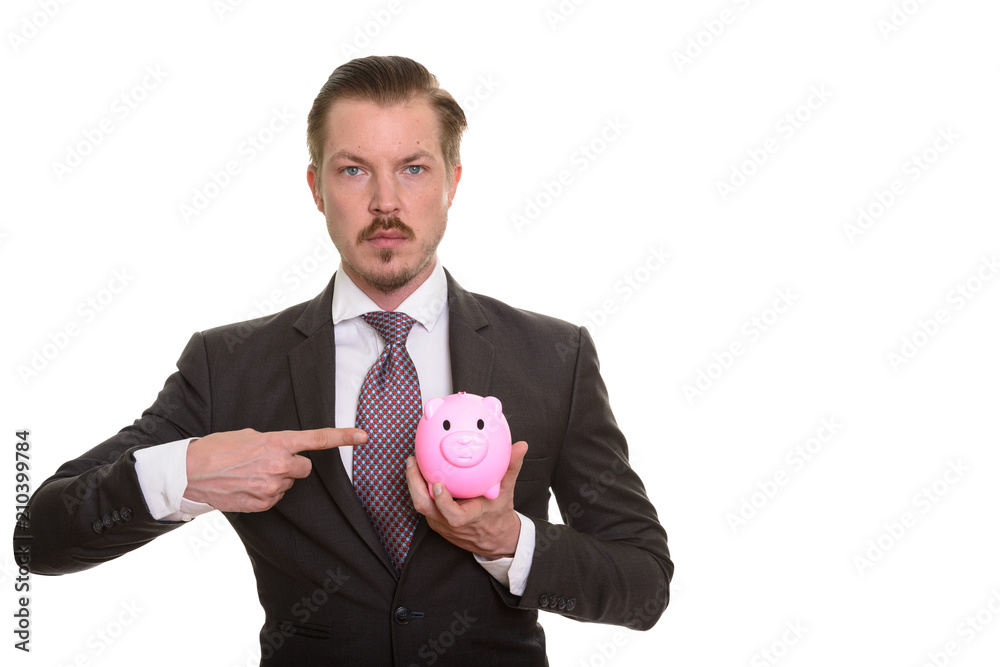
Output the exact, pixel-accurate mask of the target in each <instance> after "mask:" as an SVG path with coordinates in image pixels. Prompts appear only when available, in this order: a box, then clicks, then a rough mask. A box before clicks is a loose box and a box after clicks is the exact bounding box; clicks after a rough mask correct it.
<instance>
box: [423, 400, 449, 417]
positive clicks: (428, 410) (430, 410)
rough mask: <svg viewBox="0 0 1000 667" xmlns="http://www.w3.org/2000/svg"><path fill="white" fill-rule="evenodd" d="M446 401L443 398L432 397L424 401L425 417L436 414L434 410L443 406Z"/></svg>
mask: <svg viewBox="0 0 1000 667" xmlns="http://www.w3.org/2000/svg"><path fill="white" fill-rule="evenodd" d="M443 403H444V399H443V398H432V399H431V400H429V401H427V402H426V403H424V417H427V418H428V419H430V418H431V415H433V414H434V411H435V410H437V409H438V408H440V407H441V405H442V404H443Z"/></svg>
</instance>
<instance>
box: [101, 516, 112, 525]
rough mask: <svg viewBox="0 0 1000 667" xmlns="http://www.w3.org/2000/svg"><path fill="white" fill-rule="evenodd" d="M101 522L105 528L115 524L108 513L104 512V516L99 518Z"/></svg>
mask: <svg viewBox="0 0 1000 667" xmlns="http://www.w3.org/2000/svg"><path fill="white" fill-rule="evenodd" d="M101 522H102V523H104V527H105V528H110V527H111V526H113V525H115V522H114V521H112V520H111V515H110V514H105V515H104V518H103V519H101Z"/></svg>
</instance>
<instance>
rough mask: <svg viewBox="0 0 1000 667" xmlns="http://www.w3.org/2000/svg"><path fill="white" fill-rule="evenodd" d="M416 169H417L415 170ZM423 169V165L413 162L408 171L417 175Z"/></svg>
mask: <svg viewBox="0 0 1000 667" xmlns="http://www.w3.org/2000/svg"><path fill="white" fill-rule="evenodd" d="M414 169H416V170H417V171H414ZM423 170H424V168H423V167H422V166H420V165H419V164H411V165H410V166H409V167H407V168H406V173H407V174H410V175H411V176H416V175H417V174H419V173H421V172H422V171H423Z"/></svg>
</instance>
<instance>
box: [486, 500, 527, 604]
mask: <svg viewBox="0 0 1000 667" xmlns="http://www.w3.org/2000/svg"><path fill="white" fill-rule="evenodd" d="M514 513H515V514H517V517H518V518H519V519H520V520H521V532H520V533H519V534H518V536H517V547H516V548H515V549H514V557H513V558H510V557H507V558H497V559H496V560H487V559H486V558H483V557H482V556H480V555H478V554H474V555H475V556H476V562H478V563H479V564H480V565H482V566H483V569H484V570H486V571H487V572H489V573H490V575H491V576H492V577H493V578H494V579H496V580H497V581H499V582H500V583H502V584H504V585H505V586H507V588H508V589H510V592H511V593H512V594H513V595H522V594H523V593H524V587H525V586H527V585H528V573H529V572H530V571H531V561H532V559H533V558H534V557H535V524H534V522H533V521H532V520H531V519H529V518H528V517H526V516H524V515H523V514H521V513H520V512H514Z"/></svg>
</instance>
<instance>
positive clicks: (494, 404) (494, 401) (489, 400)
mask: <svg viewBox="0 0 1000 667" xmlns="http://www.w3.org/2000/svg"><path fill="white" fill-rule="evenodd" d="M483 407H484V408H486V410H488V411H489V412H491V413H493V416H494V417H499V416H500V411H501V406H500V399H499V398H494V397H493V396H487V397H486V398H484V399H483Z"/></svg>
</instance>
